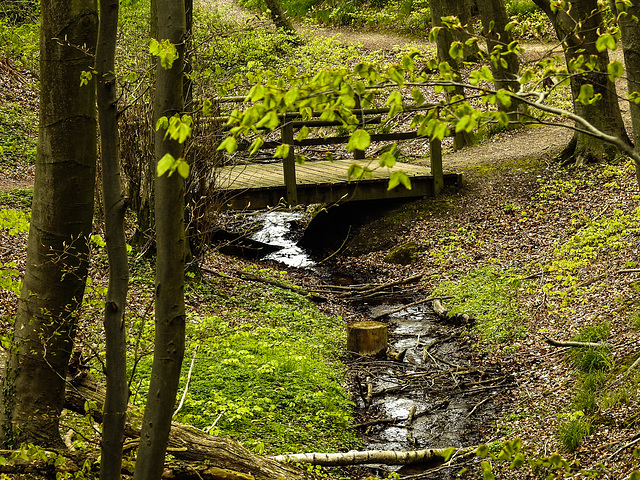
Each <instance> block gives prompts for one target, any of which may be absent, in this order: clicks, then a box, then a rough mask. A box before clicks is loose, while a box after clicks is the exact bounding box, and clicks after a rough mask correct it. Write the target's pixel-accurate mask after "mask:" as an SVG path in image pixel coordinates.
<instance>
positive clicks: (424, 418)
mask: <svg viewBox="0 0 640 480" xmlns="http://www.w3.org/2000/svg"><path fill="white" fill-rule="evenodd" d="M303 216H304V213H303V212H277V211H276V212H268V213H262V214H259V216H258V217H256V218H255V219H254V221H255V222H256V223H257V224H260V225H262V227H261V229H260V230H258V231H257V232H255V233H254V234H253V235H252V237H251V238H252V239H253V240H257V241H260V242H264V243H266V244H271V245H277V246H278V247H281V248H280V249H279V250H278V251H276V252H273V253H270V254H268V255H267V256H266V257H264V258H265V259H269V260H274V261H276V262H280V263H283V264H285V265H287V266H289V267H298V268H307V269H314V265H315V261H314V260H313V258H312V257H311V256H310V255H309V254H307V253H306V252H305V251H304V250H303V249H301V248H299V247H298V246H297V245H296V243H295V234H293V233H292V232H291V228H292V226H294V227H295V226H298V225H299V223H300V222H301V221H302V220H303ZM324 268H326V267H324V266H323V269H324ZM314 270H315V269H314ZM316 271H317V270H316ZM325 273H326V272H325ZM328 273H332V272H328ZM413 300H416V299H415V298H410V297H407V298H402V297H401V298H398V297H395V298H386V299H385V298H378V299H374V300H368V301H367V303H364V302H359V303H357V302H351V307H352V308H353V309H354V310H355V311H357V312H359V313H360V314H361V316H362V319H370V318H376V317H378V316H381V315H383V314H384V313H385V312H388V311H392V310H395V309H396V308H398V307H400V306H402V305H403V304H407V303H410V302H411V301H413ZM383 318H385V320H382V321H384V322H385V323H387V325H388V333H389V351H390V352H396V353H395V355H394V354H393V353H390V354H388V356H387V358H386V359H382V360H380V359H374V358H370V357H365V356H361V355H357V354H355V353H348V356H347V360H346V364H347V366H348V368H349V371H350V378H351V381H350V383H351V384H350V385H349V388H350V390H351V392H352V394H353V397H354V401H355V404H356V412H355V416H356V419H357V420H356V423H357V428H358V433H359V435H360V437H361V438H362V440H363V449H369V450H419V449H424V448H444V447H452V446H453V447H462V446H468V445H474V444H477V443H478V442H479V441H480V440H481V438H482V437H483V435H484V434H485V433H486V432H485V431H484V430H485V429H486V428H487V427H490V425H491V421H492V419H494V418H495V417H496V415H497V407H496V404H497V402H496V399H497V398H499V397H500V395H501V394H502V393H503V392H504V391H505V387H509V386H510V384H511V378H510V376H509V375H506V374H504V373H503V372H500V371H499V370H498V368H497V367H495V368H484V367H479V366H478V359H477V356H478V353H477V351H476V350H474V349H473V347H472V344H473V335H468V331H469V329H470V328H471V325H467V324H465V323H463V322H459V321H456V320H451V319H442V318H440V317H438V316H437V315H436V314H435V313H434V312H433V310H432V309H431V308H430V307H429V306H427V305H417V306H412V307H407V308H405V309H404V310H401V311H400V312H398V313H394V314H391V315H388V316H385V317H383ZM368 392H371V395H370V396H369V395H368ZM429 468H433V465H410V466H405V467H389V466H374V467H373V470H374V474H380V475H382V476H386V475H388V473H389V472H392V471H397V472H398V473H401V474H420V473H421V472H424V471H425V470H426V469H429ZM460 468H461V466H460V464H459V463H454V464H453V466H451V467H448V466H447V465H441V466H436V469H435V470H433V474H432V473H427V474H426V475H427V476H422V475H421V478H438V479H447V478H453V477H454V476H455V474H456V473H457V472H458V471H459V470H460ZM430 475H433V476H430Z"/></svg>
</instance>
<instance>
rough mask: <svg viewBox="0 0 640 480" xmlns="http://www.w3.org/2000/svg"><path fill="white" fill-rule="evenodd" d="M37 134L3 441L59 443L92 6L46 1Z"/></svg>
mask: <svg viewBox="0 0 640 480" xmlns="http://www.w3.org/2000/svg"><path fill="white" fill-rule="evenodd" d="M41 11H42V17H41V31H40V83H41V85H40V127H39V135H38V153H37V159H36V178H35V186H34V198H33V207H32V213H31V227H30V231H29V241H28V245H27V266H26V272H25V278H24V281H23V287H22V294H21V298H20V301H19V304H18V313H17V316H16V323H15V328H14V334H13V339H12V346H11V355H10V357H9V359H8V361H7V367H6V375H5V376H4V378H3V382H2V405H1V406H0V423H1V424H2V429H0V442H1V443H2V444H4V445H5V446H9V447H11V446H17V445H19V444H20V443H22V442H32V443H36V444H39V445H42V446H56V445H62V439H61V438H60V434H59V432H58V421H59V415H60V411H61V410H62V405H63V402H64V390H65V376H66V372H67V365H68V363H69V358H70V356H71V352H72V349H73V340H74V336H75V331H76V325H77V310H78V307H79V306H80V305H81V303H82V297H83V295H84V288H85V282H86V278H87V270H88V261H89V247H88V239H89V235H90V234H91V228H92V220H93V201H94V187H95V174H96V170H95V165H96V112H95V84H94V82H93V81H90V82H89V84H88V85H84V86H81V85H80V78H81V73H82V72H83V71H91V70H93V65H94V60H95V59H94V57H93V49H94V48H95V45H96V32H97V20H98V19H97V12H96V5H95V1H94V0H77V1H74V2H69V1H66V0H43V2H42V4H41Z"/></svg>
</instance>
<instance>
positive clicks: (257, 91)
mask: <svg viewBox="0 0 640 480" xmlns="http://www.w3.org/2000/svg"><path fill="white" fill-rule="evenodd" d="M264 90H265V88H264V85H260V84H258V85H254V86H253V87H251V90H249V94H248V95H247V98H246V100H250V101H252V102H257V101H258V100H262V99H263V98H264Z"/></svg>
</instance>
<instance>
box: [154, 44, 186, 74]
mask: <svg viewBox="0 0 640 480" xmlns="http://www.w3.org/2000/svg"><path fill="white" fill-rule="evenodd" d="M149 53H151V55H153V56H155V57H158V58H159V59H160V65H162V68H164V69H165V70H170V69H171V67H173V62H175V61H176V60H177V59H178V56H179V54H178V49H177V48H176V46H175V45H174V44H173V43H171V42H170V41H169V40H163V41H162V42H158V40H156V39H155V38H152V39H151V41H150V42H149Z"/></svg>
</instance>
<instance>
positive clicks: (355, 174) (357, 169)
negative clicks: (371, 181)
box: [347, 163, 364, 181]
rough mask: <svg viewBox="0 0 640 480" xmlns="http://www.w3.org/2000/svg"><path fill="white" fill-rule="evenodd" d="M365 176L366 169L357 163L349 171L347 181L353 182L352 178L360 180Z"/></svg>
mask: <svg viewBox="0 0 640 480" xmlns="http://www.w3.org/2000/svg"><path fill="white" fill-rule="evenodd" d="M363 174H364V169H363V168H362V167H361V166H360V165H358V164H357V163H352V164H351V165H350V166H349V168H348V169H347V179H348V180H349V181H351V179H352V178H355V179H356V180H357V179H360V178H362V176H363Z"/></svg>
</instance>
